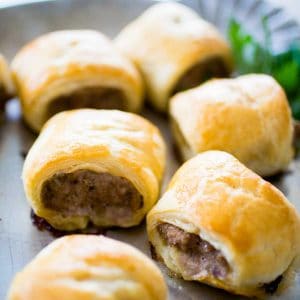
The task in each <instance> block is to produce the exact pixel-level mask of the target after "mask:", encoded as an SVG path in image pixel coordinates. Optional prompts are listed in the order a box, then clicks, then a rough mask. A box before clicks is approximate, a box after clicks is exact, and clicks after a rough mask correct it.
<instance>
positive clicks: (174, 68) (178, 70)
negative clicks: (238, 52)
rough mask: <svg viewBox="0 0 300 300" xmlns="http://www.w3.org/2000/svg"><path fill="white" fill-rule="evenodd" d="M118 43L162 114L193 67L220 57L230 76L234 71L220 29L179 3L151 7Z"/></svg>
mask: <svg viewBox="0 0 300 300" xmlns="http://www.w3.org/2000/svg"><path fill="white" fill-rule="evenodd" d="M115 43H116V45H117V46H118V47H119V48H120V50H122V51H124V53H126V54H127V55H128V56H129V57H130V58H131V59H132V60H133V61H134V62H135V63H136V65H137V67H138V68H139V70H140V71H141V73H142V75H143V77H144V80H145V84H146V88H147V93H148V97H149V100H150V101H151V102H152V104H153V105H154V106H155V107H156V108H157V109H158V110H161V111H166V110H167V106H168V100H169V97H170V96H171V95H172V94H173V92H174V89H175V87H176V85H177V83H178V81H179V80H180V78H181V77H182V76H184V75H185V73H186V72H187V71H188V70H189V69H191V67H193V66H195V65H197V64H199V63H202V62H205V61H207V60H208V59H211V58H218V59H219V60H220V61H221V62H222V64H223V65H224V68H225V69H226V71H227V72H226V74H227V73H228V74H229V73H230V72H231V69H232V60H231V52H230V49H229V46H228V45H227V43H226V41H225V40H224V39H223V38H222V36H221V35H220V34H219V33H218V31H217V30H216V28H215V27H214V26H213V25H211V24H209V23H207V22H206V21H204V20H202V19H201V18H200V17H199V15H198V14H196V13H195V12H194V11H193V10H191V9H190V8H188V7H186V6H184V5H182V4H178V3H162V4H156V5H154V6H152V7H150V8H149V9H148V10H146V11H145V12H144V13H143V14H142V15H141V16H140V17H138V18H137V19H136V20H135V21H133V22H132V23H130V24H129V25H127V26H126V27H125V28H124V29H123V30H122V31H121V32H120V33H119V35H118V36H117V37H116V39H115ZM212 72H214V71H212ZM210 77H219V76H214V74H211V76H210ZM221 77H224V76H221ZM199 83H200V82H197V84H196V85H198V84H199ZM194 86H195V85H194Z"/></svg>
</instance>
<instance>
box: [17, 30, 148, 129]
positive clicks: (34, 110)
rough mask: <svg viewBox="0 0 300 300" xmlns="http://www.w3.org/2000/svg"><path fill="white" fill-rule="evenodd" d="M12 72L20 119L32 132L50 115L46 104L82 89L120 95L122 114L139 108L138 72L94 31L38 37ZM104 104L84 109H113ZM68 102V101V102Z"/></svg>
mask: <svg viewBox="0 0 300 300" xmlns="http://www.w3.org/2000/svg"><path fill="white" fill-rule="evenodd" d="M12 70H13V75H14V79H15V82H16V85H17V88H18V94H19V97H20V99H21V103H22V108H23V114H24V117H25V120H26V121H27V123H28V124H29V125H30V126H31V127H32V128H33V129H34V130H36V131H39V130H40V129H41V127H42V125H43V124H44V123H45V121H46V120H47V119H48V118H49V117H50V116H51V113H50V116H49V105H50V104H51V102H52V101H54V100H55V99H57V98H59V97H64V96H68V95H73V93H76V92H78V91H80V90H82V89H85V88H111V89H115V90H118V91H121V92H122V95H123V96H124V101H125V108H124V110H127V111H132V112H136V111H139V110H140V108H141V105H142V100H143V97H142V96H143V86H142V81H141V78H140V75H139V73H138V71H137V70H136V68H135V67H134V65H133V64H132V63H131V62H130V61H129V60H128V59H127V58H126V57H125V56H124V55H122V54H121V53H120V52H119V51H118V50H117V49H116V48H115V47H114V46H113V44H112V42H111V41H110V40H109V39H108V38H107V37H105V36H104V35H103V34H101V33H100V32H96V31H92V30H66V31H58V32H52V33H49V34H46V35H43V36H41V37H39V38H37V39H35V40H34V41H32V42H30V43H29V44H28V45H26V46H25V47H24V48H23V49H21V50H20V51H19V53H17V55H16V57H15V58H14V60H13V62H12ZM91 97H92V98H94V97H95V95H92V96H91ZM87 98H90V97H87ZM87 100H88V99H87ZM106 100H107V99H106V98H105V96H104V99H100V101H101V102H102V101H103V104H101V105H103V106H104V107H96V106H95V105H96V103H93V105H94V106H92V107H90V108H113V109H119V107H110V106H109V104H105V101H106ZM68 101H70V102H72V98H71V99H70V100H68ZM73 102H74V100H73ZM106 106H107V107H106ZM71 108H73V109H75V108H82V106H80V105H79V104H76V106H74V107H71ZM63 110H66V109H63Z"/></svg>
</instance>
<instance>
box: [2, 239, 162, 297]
mask: <svg viewBox="0 0 300 300" xmlns="http://www.w3.org/2000/svg"><path fill="white" fill-rule="evenodd" d="M153 282H155V284H153ZM7 299H8V300H41V299H42V300H75V299H76V300H118V299H127V300H140V299H143V300H166V299H167V287H166V284H165V282H164V279H163V276H162V274H161V272H160V270H159V269H158V267H157V266H156V265H155V264H154V263H153V262H152V261H151V260H150V259H149V258H148V257H146V255H144V254H142V253H141V252H140V251H138V250H137V249H136V248H134V247H132V246H129V245H127V244H125V243H122V242H119V241H115V240H112V239H109V238H106V237H104V236H92V235H70V236H66V237H63V238H59V239H57V240H55V241H54V242H52V243H51V244H50V245H48V246H47V247H46V248H44V249H43V250H42V251H41V252H40V253H39V254H38V255H37V256H36V257H35V258H34V259H33V261H31V262H30V263H29V264H28V265H27V266H26V267H25V268H24V269H23V270H22V271H21V272H20V273H18V274H17V275H16V277H15V278H14V280H13V282H12V284H11V287H10V292H9V295H8V298H7Z"/></svg>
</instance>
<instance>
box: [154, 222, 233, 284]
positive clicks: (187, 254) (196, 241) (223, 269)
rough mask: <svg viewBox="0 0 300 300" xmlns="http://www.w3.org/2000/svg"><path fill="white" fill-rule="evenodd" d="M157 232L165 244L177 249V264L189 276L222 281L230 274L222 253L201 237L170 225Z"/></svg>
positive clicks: (160, 227)
mask: <svg viewBox="0 0 300 300" xmlns="http://www.w3.org/2000/svg"><path fill="white" fill-rule="evenodd" d="M157 231H158V233H159V235H160V237H161V239H162V240H163V242H164V243H166V244H167V245H168V246H170V247H175V248H176V249H177V251H178V252H179V255H178V257H177V264H178V266H179V268H180V269H183V270H184V273H185V274H186V275H187V276H194V275H198V276H202V275H203V276H206V275H207V274H212V275H213V276H214V277H216V278H219V279H222V278H225V277H226V276H227V274H228V273H229V271H230V268H229V265H228V263H227V261H226V259H225V258H224V256H223V255H222V253H221V251H219V250H217V249H215V248H214V247H213V246H212V245H211V244H210V243H208V242H207V241H205V240H203V239H201V238H200V236H198V235H196V234H193V233H188V232H185V231H184V230H182V229H180V228H178V227H177V226H174V225H171V224H168V223H161V224H159V225H158V226H157Z"/></svg>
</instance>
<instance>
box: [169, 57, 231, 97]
mask: <svg viewBox="0 0 300 300" xmlns="http://www.w3.org/2000/svg"><path fill="white" fill-rule="evenodd" d="M229 75H230V72H229V70H228V68H227V66H226V65H225V63H224V61H223V60H222V59H221V58H220V57H211V58H208V59H206V60H204V61H202V62H200V63H198V64H197V65H195V66H193V67H191V68H190V69H189V70H188V71H187V72H185V74H184V75H183V76H182V77H181V78H180V79H179V81H178V83H177V84H176V87H175V88H174V90H173V94H176V93H177V92H180V91H184V90H187V89H191V88H194V87H196V86H198V85H199V84H200V83H202V82H204V81H206V80H208V79H211V78H220V77H228V76H229Z"/></svg>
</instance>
